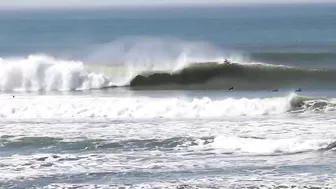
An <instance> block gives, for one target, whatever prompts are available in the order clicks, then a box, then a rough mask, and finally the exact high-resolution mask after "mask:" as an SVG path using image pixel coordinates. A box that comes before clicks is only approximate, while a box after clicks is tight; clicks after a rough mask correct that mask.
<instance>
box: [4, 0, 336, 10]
mask: <svg viewBox="0 0 336 189" xmlns="http://www.w3.org/2000/svg"><path fill="white" fill-rule="evenodd" d="M322 2H336V0H0V7H14V8H15V7H20V8H36V7H55V8H56V7H93V6H94V7H96V6H98V7H99V6H148V5H153V6H156V5H180V4H187V5H211V4H218V3H219V4H255V3H262V4H265V3H266V4H271V3H322Z"/></svg>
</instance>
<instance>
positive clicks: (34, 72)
mask: <svg viewBox="0 0 336 189" xmlns="http://www.w3.org/2000/svg"><path fill="white" fill-rule="evenodd" d="M109 84H110V82H109V80H108V79H107V78H106V77H105V76H104V75H102V74H99V73H98V74H95V73H89V72H87V71H86V70H85V69H84V66H83V63H82V62H79V61H65V60H57V59H55V58H52V57H48V56H43V55H32V56H29V57H28V58H16V59H0V90H2V91H11V90H24V91H26V90H28V91H29V90H79V89H92V88H102V87H106V86H108V85H109Z"/></svg>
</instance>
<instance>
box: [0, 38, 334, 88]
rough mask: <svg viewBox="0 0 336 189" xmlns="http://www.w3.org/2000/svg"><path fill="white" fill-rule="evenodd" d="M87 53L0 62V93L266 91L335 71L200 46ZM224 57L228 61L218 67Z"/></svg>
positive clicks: (152, 42)
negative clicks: (117, 89) (274, 62)
mask: <svg viewBox="0 0 336 189" xmlns="http://www.w3.org/2000/svg"><path fill="white" fill-rule="evenodd" d="M87 54H88V55H81V57H82V58H81V59H80V60H75V58H73V57H72V58H68V59H58V58H55V57H52V56H47V55H39V54H35V55H29V56H28V57H21V58H19V57H16V58H0V90H1V91H13V90H21V91H37V90H42V91H54V90H58V91H64V90H89V89H103V88H109V87H130V88H132V89H227V88H230V87H232V86H234V88H235V90H270V89H275V88H281V89H293V88H304V89H308V88H331V87H333V85H334V83H335V82H336V77H335V75H336V69H308V68H300V67H290V66H282V65H271V64H264V63H254V62H253V61H249V60H246V59H245V58H244V56H243V55H242V54H239V53H236V52H230V51H225V52H223V50H218V48H216V47H214V46H212V45H210V44H207V43H200V42H186V41H180V40H173V39H169V40H164V39H155V38H136V39H123V40H117V41H114V42H112V43H109V44H106V45H102V46H97V47H94V50H90V53H87ZM286 56H289V57H292V56H293V55H291V54H289V55H286ZM302 56H303V55H302ZM271 57H273V55H272V54H271ZM299 57H301V55H300V56H299ZM225 59H228V60H229V61H230V62H232V63H230V64H225V63H223V61H224V60H225Z"/></svg>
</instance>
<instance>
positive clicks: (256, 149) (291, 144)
mask: <svg viewBox="0 0 336 189" xmlns="http://www.w3.org/2000/svg"><path fill="white" fill-rule="evenodd" d="M332 142H333V140H331V139H319V140H316V139H302V138H285V139H255V138H239V137H225V136H219V137H216V138H215V139H214V142H213V143H211V144H208V147H211V148H215V149H217V150H219V151H224V152H229V153H238V154H240V153H244V154H263V155H270V154H288V153H299V152H307V151H315V150H320V149H322V148H325V147H327V146H328V145H329V144H330V143H332Z"/></svg>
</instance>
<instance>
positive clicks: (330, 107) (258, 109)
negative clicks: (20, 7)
mask: <svg viewBox="0 0 336 189" xmlns="http://www.w3.org/2000/svg"><path fill="white" fill-rule="evenodd" d="M0 99H1V100H0V107H1V108H0V117H5V118H28V119H30V118H59V117H62V118H110V119H134V118H135V119H153V118H165V119H171V118H180V119H194V118H218V119H219V118H225V117H237V116H260V115H274V114H284V113H303V112H329V111H334V110H335V109H336V102H335V101H334V100H333V99H324V98H315V97H304V96H298V95H296V94H291V95H288V96H285V97H273V98H252V99H249V98H240V99H235V98H226V99H221V100H215V99H210V98H208V97H204V98H150V97H99V98H94V97H77V96H73V97H68V96H67V97H63V96H39V97H38V98H36V97H34V96H33V97H24V98H20V96H17V97H16V98H11V97H8V96H2V97H1V98H0Z"/></svg>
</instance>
